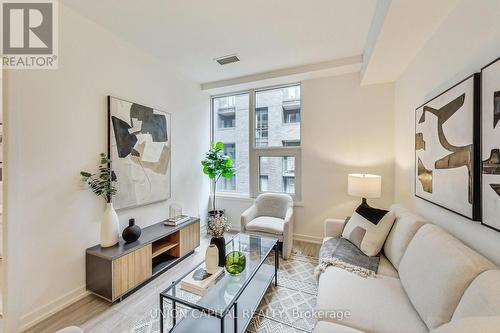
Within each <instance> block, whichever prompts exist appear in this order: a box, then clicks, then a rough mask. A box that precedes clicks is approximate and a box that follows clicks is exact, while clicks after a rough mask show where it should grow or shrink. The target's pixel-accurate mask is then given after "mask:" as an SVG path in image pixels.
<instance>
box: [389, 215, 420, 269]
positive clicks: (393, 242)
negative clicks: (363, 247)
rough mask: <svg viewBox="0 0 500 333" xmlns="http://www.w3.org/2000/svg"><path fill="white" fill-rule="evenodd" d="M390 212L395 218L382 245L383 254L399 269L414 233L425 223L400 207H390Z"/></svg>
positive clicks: (417, 216)
mask: <svg viewBox="0 0 500 333" xmlns="http://www.w3.org/2000/svg"><path fill="white" fill-rule="evenodd" d="M391 211H392V212H394V214H395V216H396V221H395V222H394V225H393V226H392V229H391V232H389V235H388V236H387V240H386V241H385V244H384V254H385V256H386V257H387V259H389V261H390V262H391V263H392V265H393V266H394V267H396V269H399V263H400V262H401V258H402V257H403V254H404V253H405V251H406V248H407V247H408V244H410V241H411V240H412V239H413V236H415V234H416V232H417V231H418V229H420V227H422V226H423V225H424V224H425V223H427V222H426V221H425V219H424V218H423V217H421V216H419V215H417V214H414V213H411V212H410V211H408V210H406V209H405V208H403V207H402V206H400V205H392V206H391Z"/></svg>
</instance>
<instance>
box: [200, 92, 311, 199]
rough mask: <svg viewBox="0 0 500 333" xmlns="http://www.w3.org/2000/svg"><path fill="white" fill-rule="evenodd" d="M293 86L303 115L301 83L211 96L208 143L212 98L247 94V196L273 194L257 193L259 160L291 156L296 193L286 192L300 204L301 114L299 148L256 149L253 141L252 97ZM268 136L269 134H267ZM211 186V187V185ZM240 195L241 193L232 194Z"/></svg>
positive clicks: (212, 118) (212, 119) (212, 125)
mask: <svg viewBox="0 0 500 333" xmlns="http://www.w3.org/2000/svg"><path fill="white" fill-rule="evenodd" d="M293 86H299V87H300V98H299V100H300V103H301V107H300V113H302V84H301V82H293V83H289V84H280V85H273V86H266V87H262V88H255V89H246V90H240V91H232V92H228V93H223V94H216V95H212V96H210V141H212V142H213V140H214V138H215V130H216V127H215V126H216V114H215V110H214V99H215V98H220V97H228V96H236V95H242V94H248V98H249V103H248V135H249V138H248V142H249V147H248V149H249V158H248V163H249V174H248V177H249V197H250V198H256V197H257V196H258V195H259V194H262V193H273V192H261V191H260V186H259V185H260V177H259V176H260V174H259V160H260V157H263V156H268V157H286V156H290V157H294V158H295V193H293V194H292V193H287V194H289V195H290V196H291V197H292V199H293V200H294V202H300V201H301V200H302V133H303V131H302V128H303V126H302V115H301V117H300V121H299V122H298V123H299V124H300V130H299V134H300V145H299V146H285V147H256V142H255V130H256V129H255V120H256V118H255V116H256V111H257V110H256V109H257V108H256V103H255V96H256V93H258V92H260V91H266V90H273V89H280V88H281V89H283V88H288V87H293ZM268 135H269V134H268ZM212 186H213V184H212ZM275 193H286V192H275ZM217 194H218V195H222V196H223V195H224V194H230V195H231V194H233V193H232V192H222V191H221V192H217ZM235 194H237V195H238V196H240V193H235ZM241 196H242V197H246V196H247V195H246V194H241Z"/></svg>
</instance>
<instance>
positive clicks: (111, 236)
mask: <svg viewBox="0 0 500 333" xmlns="http://www.w3.org/2000/svg"><path fill="white" fill-rule="evenodd" d="M119 237H120V223H119V221H118V215H117V214H116V212H115V209H114V208H113V204H112V203H111V202H108V203H107V204H106V210H105V211H104V215H103V217H102V222H101V247H110V246H113V245H115V244H117V243H118V239H119Z"/></svg>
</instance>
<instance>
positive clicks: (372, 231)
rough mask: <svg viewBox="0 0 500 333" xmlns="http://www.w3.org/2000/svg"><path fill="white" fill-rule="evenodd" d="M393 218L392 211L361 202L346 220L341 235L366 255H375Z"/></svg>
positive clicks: (385, 236) (380, 247)
mask: <svg viewBox="0 0 500 333" xmlns="http://www.w3.org/2000/svg"><path fill="white" fill-rule="evenodd" d="M395 219H396V217H395V215H394V213H393V212H389V211H387V210H383V209H377V208H373V207H370V206H369V205H367V204H365V203H363V204H361V205H360V206H359V207H358V208H357V209H356V211H355V212H354V214H352V216H351V218H350V219H349V220H348V221H347V222H346V224H345V226H344V230H343V231H342V237H343V238H345V239H347V240H349V241H350V242H351V243H353V244H354V245H356V246H357V247H358V248H359V249H360V250H361V251H362V252H363V253H364V254H366V255H367V256H370V257H371V256H376V255H377V254H378V253H379V252H380V250H381V249H382V247H383V246H384V242H385V240H386V238H387V235H388V234H389V231H391V228H392V225H393V224H394V220H395Z"/></svg>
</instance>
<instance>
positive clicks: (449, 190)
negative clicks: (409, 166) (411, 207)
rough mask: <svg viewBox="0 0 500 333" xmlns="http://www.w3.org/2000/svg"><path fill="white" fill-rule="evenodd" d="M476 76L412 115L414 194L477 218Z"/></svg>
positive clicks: (447, 91)
mask: <svg viewBox="0 0 500 333" xmlns="http://www.w3.org/2000/svg"><path fill="white" fill-rule="evenodd" d="M479 81H480V78H479V74H474V75H472V76H470V77H468V78H466V79H465V80H463V81H461V82H459V83H458V84H456V85H455V86H453V87H451V88H450V89H448V90H446V91H445V92H443V93H441V94H440V95H438V96H436V97H434V98H433V99H431V100H430V101H428V102H427V103H425V104H424V105H422V106H420V107H418V108H417V109H416V111H415V195H416V196H417V197H420V198H422V199H424V200H427V201H430V202H432V203H434V204H437V205H439V206H441V207H444V208H447V209H449V210H451V211H454V212H456V213H458V214H461V215H463V216H466V217H467V218H470V219H474V220H480V219H481V200H480V197H481V187H480V179H479V178H480V170H479V169H480V168H479V167H478V165H479V164H478V163H476V160H478V159H479V157H480V144H479V140H480V135H479V126H480V110H479V107H480V105H479V104H480V96H479V84H480V82H479Z"/></svg>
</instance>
